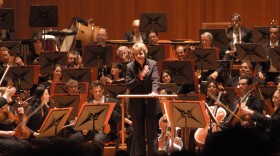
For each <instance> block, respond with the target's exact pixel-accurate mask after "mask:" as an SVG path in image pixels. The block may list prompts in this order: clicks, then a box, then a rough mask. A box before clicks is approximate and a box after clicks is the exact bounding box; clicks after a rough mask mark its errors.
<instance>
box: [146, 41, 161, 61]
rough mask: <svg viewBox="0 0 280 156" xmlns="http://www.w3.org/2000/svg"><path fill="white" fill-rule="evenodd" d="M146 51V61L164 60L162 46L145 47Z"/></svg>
mask: <svg viewBox="0 0 280 156" xmlns="http://www.w3.org/2000/svg"><path fill="white" fill-rule="evenodd" d="M147 49H148V56H147V58H148V59H152V60H155V61H159V60H164V59H165V52H164V51H165V50H164V49H165V47H164V46H163V45H157V46H147Z"/></svg>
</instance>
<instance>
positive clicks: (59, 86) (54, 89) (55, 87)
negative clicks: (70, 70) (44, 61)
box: [50, 82, 89, 96]
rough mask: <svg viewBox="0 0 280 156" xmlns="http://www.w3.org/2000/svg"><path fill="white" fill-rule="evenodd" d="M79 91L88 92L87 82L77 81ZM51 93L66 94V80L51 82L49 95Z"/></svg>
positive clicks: (81, 92)
mask: <svg viewBox="0 0 280 156" xmlns="http://www.w3.org/2000/svg"><path fill="white" fill-rule="evenodd" d="M78 85H79V93H80V94H88V86H89V83H88V82H78ZM53 94H67V88H66V82H57V83H51V88H50V95H51V96H52V95H53Z"/></svg>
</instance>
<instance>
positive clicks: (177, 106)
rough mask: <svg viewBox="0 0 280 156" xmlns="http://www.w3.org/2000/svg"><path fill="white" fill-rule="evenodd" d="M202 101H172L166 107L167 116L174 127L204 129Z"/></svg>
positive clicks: (204, 115)
mask: <svg viewBox="0 0 280 156" xmlns="http://www.w3.org/2000/svg"><path fill="white" fill-rule="evenodd" d="M205 110H206V108H205V105H204V102H203V101H173V103H171V102H170V103H169V106H168V107H167V112H170V113H167V115H168V116H169V119H170V121H171V122H172V123H173V126H174V127H188V128H204V127H205V126H206V114H205Z"/></svg>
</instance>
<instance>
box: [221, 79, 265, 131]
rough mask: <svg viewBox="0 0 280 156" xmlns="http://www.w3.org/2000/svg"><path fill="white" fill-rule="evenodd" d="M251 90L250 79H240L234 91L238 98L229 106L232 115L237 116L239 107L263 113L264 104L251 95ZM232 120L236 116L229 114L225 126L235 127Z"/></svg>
mask: <svg viewBox="0 0 280 156" xmlns="http://www.w3.org/2000/svg"><path fill="white" fill-rule="evenodd" d="M253 90H254V88H252V78H251V77H240V79H239V83H238V86H237V88H236V91H237V92H238V94H240V95H239V98H237V99H236V100H232V102H231V103H230V104H229V108H230V109H231V110H232V111H233V113H235V114H238V108H239V107H240V105H244V106H247V107H249V108H250V109H252V110H254V111H256V112H258V113H262V112H263V106H264V103H263V101H261V100H260V99H259V98H258V97H256V96H254V95H253ZM239 117H241V116H239ZM234 118H236V116H234V115H233V114H229V116H228V117H227V119H226V120H225V126H230V127H232V126H235V123H233V122H232V121H234ZM243 120H244V119H243ZM238 123H240V122H238Z"/></svg>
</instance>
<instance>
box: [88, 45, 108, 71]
mask: <svg viewBox="0 0 280 156" xmlns="http://www.w3.org/2000/svg"><path fill="white" fill-rule="evenodd" d="M112 50H113V47H112V46H106V47H102V46H96V45H94V46H92V45H88V46H86V48H85V52H84V54H83V64H84V66H85V67H103V66H104V65H106V66H107V67H110V66H111V63H112V61H113V52H112Z"/></svg>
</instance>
